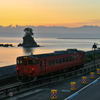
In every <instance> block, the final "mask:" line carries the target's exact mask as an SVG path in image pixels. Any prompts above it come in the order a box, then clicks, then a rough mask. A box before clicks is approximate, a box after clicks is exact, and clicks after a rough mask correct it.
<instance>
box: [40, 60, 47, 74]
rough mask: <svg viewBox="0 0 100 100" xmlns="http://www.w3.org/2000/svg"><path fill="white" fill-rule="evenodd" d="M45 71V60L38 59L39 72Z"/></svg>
mask: <svg viewBox="0 0 100 100" xmlns="http://www.w3.org/2000/svg"><path fill="white" fill-rule="evenodd" d="M45 73H46V60H40V74H42V75H43V74H45Z"/></svg>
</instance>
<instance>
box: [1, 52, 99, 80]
mask: <svg viewBox="0 0 100 100" xmlns="http://www.w3.org/2000/svg"><path fill="white" fill-rule="evenodd" d="M99 52H100V50H95V53H99ZM92 53H94V51H86V52H85V56H86V55H88V54H92ZM14 75H15V76H16V75H17V73H16V64H15V65H9V66H4V67H0V79H2V78H7V77H11V76H14Z"/></svg>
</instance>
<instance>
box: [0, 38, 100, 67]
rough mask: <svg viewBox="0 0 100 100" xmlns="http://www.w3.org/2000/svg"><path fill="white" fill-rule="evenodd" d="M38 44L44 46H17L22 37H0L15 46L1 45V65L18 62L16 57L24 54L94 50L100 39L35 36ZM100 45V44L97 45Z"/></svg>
mask: <svg viewBox="0 0 100 100" xmlns="http://www.w3.org/2000/svg"><path fill="white" fill-rule="evenodd" d="M35 41H36V42H37V44H38V45H41V46H42V47H36V48H23V47H17V45H18V44H19V43H22V38H0V43H5V44H6V43H11V44H13V45H14V47H0V67H3V66H7V65H12V64H16V58H17V57H18V56H22V55H29V54H31V52H32V53H33V54H42V53H51V52H54V51H57V50H66V49H69V48H77V49H78V50H84V51H88V50H92V45H93V44H94V42H95V43H98V44H100V40H99V39H56V38H35ZM97 46H98V47H100V45H97Z"/></svg>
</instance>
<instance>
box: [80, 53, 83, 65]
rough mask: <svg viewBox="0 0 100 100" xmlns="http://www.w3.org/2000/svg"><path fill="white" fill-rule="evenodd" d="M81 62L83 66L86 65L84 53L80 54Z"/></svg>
mask: <svg viewBox="0 0 100 100" xmlns="http://www.w3.org/2000/svg"><path fill="white" fill-rule="evenodd" d="M80 60H81V64H83V63H84V53H81V54H80Z"/></svg>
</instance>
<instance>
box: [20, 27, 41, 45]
mask: <svg viewBox="0 0 100 100" xmlns="http://www.w3.org/2000/svg"><path fill="white" fill-rule="evenodd" d="M24 32H25V36H24V37H23V43H19V44H18V46H22V47H40V46H39V45H37V43H36V42H35V40H34V37H33V34H34V33H33V30H32V29H31V28H25V29H24Z"/></svg>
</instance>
